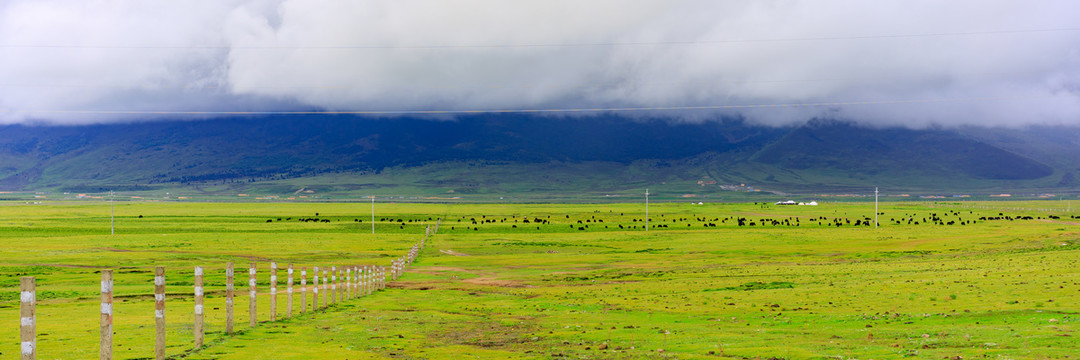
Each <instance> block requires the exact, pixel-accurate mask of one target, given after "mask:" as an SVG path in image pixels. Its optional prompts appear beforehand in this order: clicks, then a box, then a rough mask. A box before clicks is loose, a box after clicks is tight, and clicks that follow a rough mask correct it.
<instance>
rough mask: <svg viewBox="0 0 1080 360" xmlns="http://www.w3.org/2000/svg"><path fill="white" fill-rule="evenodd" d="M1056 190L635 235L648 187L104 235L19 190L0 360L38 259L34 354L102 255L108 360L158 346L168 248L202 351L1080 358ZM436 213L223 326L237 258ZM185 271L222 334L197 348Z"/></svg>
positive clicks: (79, 353) (94, 220)
mask: <svg viewBox="0 0 1080 360" xmlns="http://www.w3.org/2000/svg"><path fill="white" fill-rule="evenodd" d="M1060 205H1061V204H1060V203H1059V202H1026V203H1021V202H1017V203H1002V202H994V203H964V204H928V203H886V204H884V205H883V206H882V208H881V210H880V211H881V213H882V214H881V215H879V219H880V223H881V227H880V228H877V229H875V228H874V227H873V226H868V225H862V224H864V223H865V222H866V220H867V219H872V218H873V205H872V204H866V203H826V204H823V205H822V206H817V207H808V206H789V207H780V206H772V205H755V204H706V205H691V204H688V203H662V204H654V205H653V206H651V207H650V219H651V221H650V229H649V231H648V232H646V231H643V230H644V229H643V227H644V214H643V212H642V210H643V209H642V208H641V205H638V204H598V205H497V204H480V205H477V204H473V205H460V204H455V205H445V204H380V205H379V207H378V212H379V213H378V214H377V220H378V221H377V222H376V235H372V234H371V233H370V232H371V223H370V214H369V213H368V211H369V208H368V206H369V205H367V204H340V203H335V204H329V203H275V204H258V203H169V202H125V203H118V204H117V206H116V229H117V233H116V235H109V207H108V204H107V203H102V202H49V201H46V202H43V203H42V204H39V205H26V204H25V203H24V202H19V203H6V204H2V205H0V241H2V243H3V246H2V247H0V313H2V315H0V317H2V318H6V319H11V321H10V322H9V326H0V339H7V340H5V341H4V342H3V344H7V345H4V347H2V348H0V357H2V358H16V357H17V354H18V353H17V352H18V344H17V338H18V333H17V332H18V324H17V321H15V320H14V319H16V318H18V315H17V313H18V301H17V292H16V291H17V289H18V278H19V277H20V276H27V275H32V276H36V277H37V279H38V294H39V295H38V298H39V299H40V303H39V306H38V333H39V338H38V339H39V340H38V341H39V358H42V359H53V358H65V359H67V358H72V359H74V358H93V357H95V356H96V353H97V336H98V328H97V326H98V313H97V311H98V305H97V301H98V293H97V290H98V284H97V281H98V279H99V275H98V271H99V269H101V268H113V269H116V271H117V275H116V278H117V280H116V281H117V289H116V294H117V299H118V301H117V305H116V312H117V313H116V320H115V323H116V325H115V330H116V335H115V338H116V346H115V349H116V354H117V358H147V357H151V356H152V353H153V349H152V347H153V337H154V327H153V315H152V314H153V311H152V309H153V298H152V296H151V294H152V290H153V287H152V286H151V284H152V280H153V274H152V271H153V266H156V265H162V266H166V267H167V275H166V276H167V291H168V292H169V295H168V299H169V300H168V321H169V324H170V325H169V326H170V327H169V333H168V336H169V344H170V346H169V351H168V352H169V354H172V355H174V356H176V357H185V358H191V359H252V358H274V359H308V358H334V359H367V358H400V359H442V358H485V359H486V358H523V359H552V358H619V359H622V358H635V359H636V358H679V359H697V358H700V359H711V358H763V359H769V358H781V359H849V358H858V359H888V358H904V357H910V358H920V359H922V358H926V359H942V358H958V357H962V358H964V359H973V358H995V359H996V358H1002V359H1006V358H1008V359H1045V358H1061V359H1065V358H1076V357H1077V355H1076V354H1077V353H1078V352H1080V351H1078V350H1080V343H1078V342H1077V341H1076V339H1075V336H1076V335H1077V334H1075V330H1076V329H1077V316H1078V315H1077V313H1078V308H1080V271H1077V269H1078V267H1077V265H1078V262H1080V252H1078V251H1077V250H1078V249H1080V231H1077V229H1078V228H1080V227H1078V225H1080V220H1077V219H1073V218H1071V216H1072V214H1073V213H1069V212H1065V211H1064V209H1061V208H1057V207H1063V206H1060ZM1006 208H1007V209H1008V210H1005V209H1006ZM1034 209H1039V210H1034ZM316 213H318V215H316ZM1051 216H1057V217H1058V218H1052V217H1051ZM312 217H318V218H320V219H326V220H329V222H300V221H298V219H300V218H312ZM1029 217H1030V219H1028V218H1029ZM439 218H441V219H443V220H442V221H443V222H442V226H441V229H440V233H439V234H438V235H436V236H435V237H434V238H433V239H431V241H430V242H429V243H428V247H427V248H426V249H425V250H424V251H423V252H422V254H421V255H420V257H419V259H418V260H417V262H416V263H414V264H413V266H412V267H410V268H409V270H408V272H407V273H406V274H405V275H404V276H403V277H402V278H401V279H400V280H399V281H397V282H394V283H391V284H390V288H389V289H387V290H385V291H382V292H379V293H377V294H375V295H372V296H369V297H365V298H361V299H357V300H351V301H349V302H346V303H342V304H339V305H336V306H333V307H331V308H329V309H326V310H322V311H319V312H315V313H306V314H304V315H302V316H297V317H294V318H292V319H288V320H283V321H277V322H273V323H270V322H264V323H261V324H260V326H258V327H256V328H254V329H249V328H247V327H246V326H245V325H246V323H247V320H248V319H247V317H246V316H247V314H246V312H245V311H242V310H244V309H246V308H245V307H244V306H243V305H244V303H243V302H242V301H241V302H240V303H239V306H238V307H237V308H238V311H237V324H238V329H242V330H243V331H242V332H241V333H240V334H237V335H235V336H225V335H224V334H223V333H222V330H223V326H224V325H223V322H224V320H223V318H224V314H223V310H222V309H224V306H223V304H224V299H223V291H224V271H223V268H224V266H225V263H226V262H229V261H233V262H236V263H237V264H238V266H240V267H242V266H246V264H248V263H250V262H252V261H256V262H258V263H259V266H260V267H261V268H260V281H261V282H262V283H261V284H260V287H261V288H263V289H265V287H266V286H267V284H266V282H267V281H268V273H267V270H268V262H269V261H276V262H278V263H279V264H289V263H292V264H294V265H295V266H297V267H301V266H307V267H311V266H328V265H345V264H380V265H387V264H389V261H390V259H391V258H393V257H396V256H399V255H401V254H403V253H404V252H405V251H406V250H407V249H408V247H409V246H411V245H412V244H413V243H414V242H415V241H416V240H418V239H419V238H420V237H421V236H422V234H423V228H424V226H426V225H427V224H431V223H434V221H435V220H436V219H439ZM980 218H985V219H980ZM992 218H1001V219H992ZM279 219H280V220H279ZM740 219H742V220H743V221H742V223H743V225H742V226H740V225H739V222H740V221H739V220H740ZM935 219H937V220H935ZM268 220H269V222H268ZM525 220H528V221H529V222H528V223H525ZM361 221H362V222H361ZM898 221H899V222H898ZM474 222H475V223H474ZM916 222H917V223H918V224H915V223H916ZM948 222H952V223H953V224H952V225H948ZM751 223H752V224H753V225H751ZM838 223H839V226H838V225H837V224H838ZM856 223H859V224H860V225H858V226H856V225H855V224H856ZM658 225H665V226H663V227H659V226H658ZM620 227H621V228H620ZM196 265H201V266H204V267H205V268H207V280H206V281H207V292H208V296H209V297H208V299H207V321H208V327H207V328H208V337H207V338H208V344H209V345H208V346H207V347H205V348H203V349H200V350H198V351H194V352H191V351H189V350H190V347H191V346H190V344H191V341H192V334H191V308H192V299H191V289H192V276H191V269H192V267H193V266H196ZM280 299H281V300H280V303H281V304H284V298H283V297H282V298H280ZM259 301H260V304H259V308H260V309H261V311H263V313H261V315H260V320H267V319H268V317H267V315H266V314H265V310H266V309H268V308H269V297H268V296H266V295H262V296H260V299H259ZM279 312H282V313H283V312H284V305H281V306H279Z"/></svg>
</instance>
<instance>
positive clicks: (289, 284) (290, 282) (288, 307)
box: [285, 264, 293, 317]
mask: <svg viewBox="0 0 1080 360" xmlns="http://www.w3.org/2000/svg"><path fill="white" fill-rule="evenodd" d="M287 272H288V273H289V274H288V276H289V279H288V280H286V282H287V285H286V287H287V288H288V290H286V292H288V293H289V301H288V303H289V304H288V305H286V306H285V308H286V310H285V314H286V316H288V317H292V307H293V306H292V305H293V300H292V293H293V291H292V285H293V268H292V264H289V270H287Z"/></svg>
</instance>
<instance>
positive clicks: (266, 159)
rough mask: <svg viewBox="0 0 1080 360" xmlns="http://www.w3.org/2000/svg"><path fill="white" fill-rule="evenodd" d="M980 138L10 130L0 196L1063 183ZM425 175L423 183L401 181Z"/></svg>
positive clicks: (620, 129) (439, 125)
mask: <svg viewBox="0 0 1080 360" xmlns="http://www.w3.org/2000/svg"><path fill="white" fill-rule="evenodd" d="M987 134H993V133H992V132H991V133H984V134H981V135H980V137H974V136H966V135H964V134H961V133H959V132H955V131H942V130H908V129H867V128H860V127H857V126H854V125H851V124H846V123H837V122H820V121H819V122H813V123H811V124H809V125H807V126H803V127H798V128H772V127H762V126H754V125H750V124H747V123H745V122H743V121H741V120H738V119H729V120H725V121H717V122H707V123H702V124H680V123H671V122H668V121H664V120H652V121H635V120H629V119H625V118H619V117H614V116H601V117H583V118H552V117H534V116H516V115H482V116H472V117H463V118H460V119H458V120H455V121H433V120H425V119H416V118H395V119H369V118H358V117H352V116H289V117H259V118H227V119H215V120H205V121H166V122H149V123H133V124H112V125H94V126H78V127H32V126H20V125H14V126H3V127H0V189H4V190H22V189H91V190H93V189H103V188H109V189H133V190H138V189H143V188H146V187H148V186H150V187H152V186H158V185H160V184H174V185H175V184H181V185H182V184H199V183H210V182H215V183H235V184H248V185H246V186H258V184H260V183H261V182H264V181H267V180H280V179H306V178H310V179H315V178H318V177H320V176H327V175H329V174H352V175H351V176H352V177H351V179H353V180H347V179H350V178H345V179H346V180H340V179H339V180H336V181H356V182H363V180H362V179H361V178H362V177H363V176H367V175H370V174H376V173H381V172H385V171H391V172H396V173H399V174H408V175H401V176H406V177H404V178H395V179H396V180H395V181H396V182H400V183H409V184H413V185H416V186H436V185H438V184H446V183H472V184H488V185H490V184H514V183H522V182H527V181H528V180H529V179H531V178H532V177H535V175H536V174H535V172H536V171H537V169H543V171H545V173H544V177H545V178H546V179H549V180H550V181H549V184H548V185H544V186H532V185H530V186H532V187H530V186H522V187H513V186H509V185H507V186H506V188H507V189H519V188H524V189H533V188H535V189H541V188H542V189H546V190H544V191H552V190H557V187H558V186H571V185H573V184H577V183H582V184H586V183H590V182H588V181H582V182H578V181H577V180H575V179H578V180H583V179H586V178H588V179H604V178H608V179H629V180H628V181H630V180H633V179H638V180H633V181H644V182H648V181H660V182H667V181H679V182H687V183H688V184H694V183H696V181H697V180H699V179H713V180H717V181H728V182H733V183H741V182H749V183H758V184H766V185H769V186H771V187H774V188H776V189H784V188H800V189H803V188H814V189H824V188H829V187H830V186H834V185H835V186H866V185H867V184H875V183H881V184H888V183H899V182H902V183H904V184H915V185H912V186H918V187H931V186H942V187H948V188H963V187H964V186H969V185H970V186H976V187H980V188H986V187H994V186H999V187H1006V186H1008V187H1016V186H1020V187H1024V186H1028V187H1045V186H1047V184H1048V183H1049V184H1051V185H1052V184H1055V183H1058V182H1059V180H1063V179H1050V177H1051V176H1050V175H1052V174H1054V173H1055V169H1054V168H1052V167H1050V166H1047V165H1044V163H1050V164H1054V165H1055V166H1056V165H1057V164H1065V163H1070V162H1069V161H1063V162H1049V161H1046V160H1041V161H1036V160H1033V159H1032V158H1031V157H1032V156H1031V155H1029V154H1037V155H1041V156H1049V155H1046V153H1047V152H1048V151H1043V150H1038V149H1037V148H1036V150H1031V149H1032V147H1030V146H1026V145H1024V142H1026V141H1031V140H1030V139H1031V137H1023V138H1020V139H1015V138H1009V139H1010V140H1015V142H1014V143H1010V144H1009V146H1010V147H1009V148H1008V150H1005V149H1002V148H1001V147H998V146H995V145H994V144H993V141H992V140H993V138H992V137H991V136H990V135H987ZM1063 146H1064V145H1063ZM1028 150H1030V152H1024V151H1028ZM1018 153H1020V154H1024V155H1025V156H1022V155H1017V154H1018ZM1039 159H1046V157H1040V158H1039ZM472 161H480V162H485V163H487V165H485V167H481V168H474V169H468V170H465V169H462V170H456V169H455V168H454V167H453V166H446V165H445V164H450V163H454V162H472ZM593 163H595V164H596V165H595V166H593V165H587V166H583V165H582V164H593ZM439 164H444V165H439ZM552 164H567V165H573V166H561V165H554V166H553V165H552ZM575 164H576V165H575ZM418 167H420V168H423V167H428V168H429V169H430V171H404V170H402V169H409V168H418ZM1066 170H1067V171H1057V172H1058V173H1060V174H1066V175H1067V173H1068V171H1071V170H1073V169H1066ZM589 171H592V173H588V174H586V173H587V172H589ZM365 174H367V175H365ZM478 178H482V179H479V180H477V179H478ZM916 178H917V180H918V181H908V180H910V179H916ZM312 181H315V180H312ZM619 181H621V180H619ZM619 181H614V180H613V181H612V183H613V184H616V183H618V182H619ZM558 184H563V185H558ZM170 186H172V185H170ZM627 186H629V185H627ZM584 190H585V191H587V190H588V189H584ZM525 191H532V190H525ZM536 191H540V190H536Z"/></svg>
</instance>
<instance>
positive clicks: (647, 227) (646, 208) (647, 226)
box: [645, 189, 649, 231]
mask: <svg viewBox="0 0 1080 360" xmlns="http://www.w3.org/2000/svg"><path fill="white" fill-rule="evenodd" d="M645 231H649V189H645Z"/></svg>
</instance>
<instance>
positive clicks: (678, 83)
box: [0, 0, 1080, 126]
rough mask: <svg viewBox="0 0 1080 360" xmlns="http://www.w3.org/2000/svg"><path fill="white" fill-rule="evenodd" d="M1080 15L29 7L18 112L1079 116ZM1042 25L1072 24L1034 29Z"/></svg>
mask: <svg viewBox="0 0 1080 360" xmlns="http://www.w3.org/2000/svg"><path fill="white" fill-rule="evenodd" d="M1075 14H1080V3H1078V2H1075V1H1071V0H1061V1H985V0H969V1H944V2H943V1H910V0H883V1H820V0H815V1H766V0H760V1H721V0H702V1H671V0H589V1H578V0H515V1H491V0H399V1H388V0H380V1H356V0H284V1H227V0H189V1H134V0H132V1H104V0H99V1H85V0H51V1H50V0H44V1H41V0H25V1H24V0H13V1H7V2H0V46H2V47H0V49H2V51H3V52H2V53H0V122H6V123H12V122H27V121H45V122H54V123H84V122H101V121H132V120H138V119H144V118H146V117H147V116H146V115H139V116H132V115H116V114H97V115H91V114H78V113H76V114H70V113H56V112H48V111H56V110H133V111H165V112H172V111H275V110H312V109H315V110H330V111H357V110H359V111H368V110H375V111H380V110H406V111H408V110H477V109H552V108H612V107H667V106H709V105H742V104H794V103H812V104H813V103H829V102H858V101H868V102H880V101H910V100H928V101H925V102H902V103H897V104H879V103H875V104H865V105H836V106H812V107H788V108H750V109H745V108H735V109H719V110H712V111H677V112H666V113H664V112H659V113H658V112H647V113H642V114H643V115H646V116H648V115H656V114H662V115H663V116H677V117H681V118H685V119H691V120H693V119H703V118H704V119H707V118H712V117H716V116H717V115H718V114H742V115H744V116H746V117H747V118H748V119H750V120H752V121H756V122H760V123H766V124H790V123H798V122H802V121H806V120H808V119H810V118H812V117H815V116H826V117H838V118H844V119H852V120H856V121H862V122H866V123H871V124H885V125H896V124H900V125H909V126H925V125H932V124H936V125H946V126H948V125H956V124H972V125H1013V126H1016V125H1024V124H1071V125H1080V29H1078V28H1080V27H1077V26H1074V25H1075V24H1076V21H1075V16H1076V15H1075ZM1039 29H1042V30H1046V29H1058V30H1055V31H1031V32H1016V30H1039ZM892 35H905V36H892ZM907 35H925V36H907ZM929 100H933V101H929ZM43 111H45V112H43Z"/></svg>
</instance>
